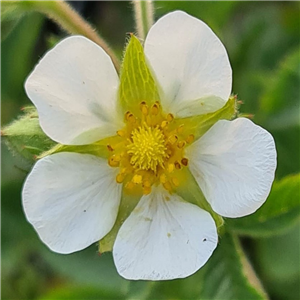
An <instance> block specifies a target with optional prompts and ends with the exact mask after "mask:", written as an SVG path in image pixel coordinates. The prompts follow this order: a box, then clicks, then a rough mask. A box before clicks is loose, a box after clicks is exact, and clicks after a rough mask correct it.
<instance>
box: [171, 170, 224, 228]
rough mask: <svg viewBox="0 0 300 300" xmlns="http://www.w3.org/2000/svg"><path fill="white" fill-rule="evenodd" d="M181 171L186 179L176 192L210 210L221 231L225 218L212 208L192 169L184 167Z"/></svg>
mask: <svg viewBox="0 0 300 300" xmlns="http://www.w3.org/2000/svg"><path fill="white" fill-rule="evenodd" d="M181 172H184V176H183V177H184V179H185V181H184V182H183V183H182V184H180V186H178V187H177V188H176V189H175V192H176V194H178V195H179V196H180V197H181V198H182V199H183V200H185V201H187V202H190V203H192V204H195V205H197V206H199V207H201V208H202V209H204V210H206V211H208V212H209V213H210V214H211V216H212V217H213V219H214V221H215V223H216V226H217V229H218V231H219V230H220V229H221V227H222V226H223V224H224V221H223V218H222V217H221V216H219V215H218V214H217V213H215V212H214V211H213V210H212V208H211V206H210V204H209V203H208V202H207V200H206V199H205V197H204V195H203V193H202V191H201V189H200V187H199V185H198V184H197V182H196V180H195V178H194V176H193V175H192V173H191V172H190V170H189V169H188V168H185V169H182V170H181Z"/></svg>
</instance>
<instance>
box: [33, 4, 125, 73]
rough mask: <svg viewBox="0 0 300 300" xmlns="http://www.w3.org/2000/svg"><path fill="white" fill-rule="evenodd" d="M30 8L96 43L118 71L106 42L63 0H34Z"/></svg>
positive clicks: (116, 63)
mask: <svg viewBox="0 0 300 300" xmlns="http://www.w3.org/2000/svg"><path fill="white" fill-rule="evenodd" d="M32 8H33V9H34V10H37V11H39V12H42V13H44V14H46V15H47V16H48V17H49V18H51V19H52V20H54V21H55V22H56V23H58V24H59V25H60V26H61V27H62V28H63V29H65V30H66V31H67V32H69V33H72V34H80V35H83V36H85V37H87V38H88V39H90V40H92V41H93V42H95V43H96V44H98V45H99V46H100V47H102V48H103V49H104V50H105V51H106V53H107V54H108V55H109V56H110V58H111V60H112V62H113V64H114V66H115V68H116V70H117V71H119V69H120V62H119V60H118V58H117V57H116V55H115V54H114V52H113V51H112V50H111V48H110V47H109V46H108V44H107V43H106V42H105V41H104V40H103V39H102V38H101V37H100V36H99V35H98V34H97V33H96V31H95V30H94V29H93V28H92V27H91V25H90V24H89V23H87V22H86V21H85V20H84V19H83V18H82V17H81V16H80V15H79V14H78V13H77V12H76V11H74V10H73V9H72V8H71V7H70V6H69V5H68V4H67V3H66V2H65V1H64V0H52V1H35V2H34V5H33V7H32Z"/></svg>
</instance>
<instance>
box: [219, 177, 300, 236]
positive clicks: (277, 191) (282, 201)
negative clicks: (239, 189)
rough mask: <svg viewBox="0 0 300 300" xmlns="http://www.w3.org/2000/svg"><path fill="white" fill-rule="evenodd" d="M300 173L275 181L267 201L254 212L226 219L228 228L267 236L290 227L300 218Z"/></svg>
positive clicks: (253, 234) (236, 231)
mask: <svg viewBox="0 0 300 300" xmlns="http://www.w3.org/2000/svg"><path fill="white" fill-rule="evenodd" d="M299 185H300V174H298V175H290V176H287V177H285V178H283V179H282V180H280V181H277V182H274V184H273V187H272V190H271V193H270V195H269V197H268V199H267V201H266V203H265V204H264V205H263V206H262V207H261V208H260V209H259V210H258V211H257V212H256V213H254V214H252V215H250V216H247V217H244V218H240V219H226V221H225V223H226V228H227V229H229V230H231V231H234V232H235V233H237V234H240V235H247V236H253V237H267V236H271V235H277V234H280V233H282V232H283V231H285V230H287V229H289V228H290V227H291V226H293V225H294V224H295V223H297V222H298V221H299V220H300V203H299V199H300V190H299Z"/></svg>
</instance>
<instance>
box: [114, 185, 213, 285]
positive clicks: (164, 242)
mask: <svg viewBox="0 0 300 300" xmlns="http://www.w3.org/2000/svg"><path fill="white" fill-rule="evenodd" d="M217 241H218V236H217V231H216V225H215V223H214V221H213V219H212V217H211V216H210V214H209V213H208V212H206V211H204V210H202V209H201V208H199V207H198V206H195V205H193V204H190V203H187V202H184V201H183V200H182V198H181V197H179V196H178V195H175V194H173V195H170V194H169V193H168V192H167V191H165V190H163V188H161V187H160V188H156V189H155V190H154V191H153V192H152V193H151V194H150V195H147V196H143V197H142V198H141V200H140V202H139V204H138V205H137V207H136V208H135V209H134V211H133V212H132V213H131V215H130V216H129V218H128V219H126V221H125V222H124V224H123V225H122V227H121V229H120V231H119V233H118V235H117V239H116V241H115V244H114V248H113V256H114V261H115V264H116V267H117V270H118V272H119V274H120V275H122V276H123V277H125V278H127V279H144V280H168V279H174V278H183V277H186V276H189V275H191V274H193V273H194V272H196V271H197V270H198V269H199V268H201V267H202V266H203V265H204V264H205V263H206V261H207V260H208V258H209V257H210V256H211V254H212V252H213V250H214V249H215V247H216V245H217Z"/></svg>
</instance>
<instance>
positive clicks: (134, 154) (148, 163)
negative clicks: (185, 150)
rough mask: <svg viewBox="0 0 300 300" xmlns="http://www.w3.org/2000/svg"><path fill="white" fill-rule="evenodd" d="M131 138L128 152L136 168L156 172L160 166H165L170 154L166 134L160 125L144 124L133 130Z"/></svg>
mask: <svg viewBox="0 0 300 300" xmlns="http://www.w3.org/2000/svg"><path fill="white" fill-rule="evenodd" d="M131 139H132V142H131V143H130V144H129V145H127V149H128V151H127V153H128V154H129V155H130V156H131V158H130V163H131V165H133V167H134V168H136V169H142V170H152V171H154V172H156V169H157V167H158V166H161V167H163V163H164V160H165V159H166V158H167V156H168V155H167V153H166V150H167V148H166V146H165V139H164V135H163V133H162V132H161V130H160V129H159V128H158V127H155V128H153V127H149V126H148V125H146V124H144V126H140V127H138V128H137V129H135V130H133V131H132V133H131Z"/></svg>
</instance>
